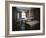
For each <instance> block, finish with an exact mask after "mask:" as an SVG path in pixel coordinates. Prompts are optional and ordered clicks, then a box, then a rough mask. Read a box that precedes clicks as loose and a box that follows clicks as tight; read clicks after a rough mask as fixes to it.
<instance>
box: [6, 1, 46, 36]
mask: <svg viewBox="0 0 46 38" xmlns="http://www.w3.org/2000/svg"><path fill="white" fill-rule="evenodd" d="M5 5H6V7H5V11H6V12H5V33H6V34H5V36H6V37H9V36H10V37H11V36H15V37H18V36H34V35H44V34H45V4H44V3H33V2H31V3H30V2H17V1H6V2H5ZM14 7H17V9H19V10H20V8H21V9H22V10H23V9H24V10H25V9H26V8H27V9H28V8H32V9H35V10H37V9H38V8H39V16H40V17H39V19H40V21H39V23H40V24H39V25H40V27H39V29H37V28H36V27H35V28H36V29H37V30H34V29H33V30H32V29H31V30H26V31H25V30H24V31H21V30H20V31H18V30H17V31H15V30H12V28H14V27H13V26H12V24H13V22H12V21H13V20H12V18H13V17H14V16H13V12H14V10H13V8H14ZM23 14H24V13H23ZM36 15H37V14H36ZM22 18H25V16H22ZM35 19H36V18H35ZM33 22H34V21H33Z"/></svg>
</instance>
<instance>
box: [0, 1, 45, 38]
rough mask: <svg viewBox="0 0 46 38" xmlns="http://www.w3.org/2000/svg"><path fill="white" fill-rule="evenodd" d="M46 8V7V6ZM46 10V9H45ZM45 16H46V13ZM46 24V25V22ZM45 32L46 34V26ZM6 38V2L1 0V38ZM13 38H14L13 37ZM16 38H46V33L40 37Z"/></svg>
mask: <svg viewBox="0 0 46 38" xmlns="http://www.w3.org/2000/svg"><path fill="white" fill-rule="evenodd" d="M16 1H17V0H16ZM19 1H26V0H19ZM28 1H29V0H27V1H26V2H28ZM45 1H46V0H30V1H29V2H41V3H42V2H43V3H46V2H45ZM45 6H46V4H45ZM45 9H46V7H45ZM45 12H46V11H45ZM45 16H46V13H45ZM45 19H46V18H45ZM45 23H46V20H45ZM45 25H46V24H45ZM45 32H46V26H45ZM4 36H5V0H0V38H5V37H4ZM11 38H13V37H11ZM14 38H15V37H14ZM16 38H46V33H45V35H40V36H26V37H16Z"/></svg>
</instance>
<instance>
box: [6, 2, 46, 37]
mask: <svg viewBox="0 0 46 38" xmlns="http://www.w3.org/2000/svg"><path fill="white" fill-rule="evenodd" d="M14 3H20V4H21V3H22V4H30V5H43V33H34V34H17V35H16V34H11V35H10V34H9V10H8V9H9V5H10V4H14ZM35 35H45V3H35V2H19V1H5V37H12V36H13V37H19V36H35Z"/></svg>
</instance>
